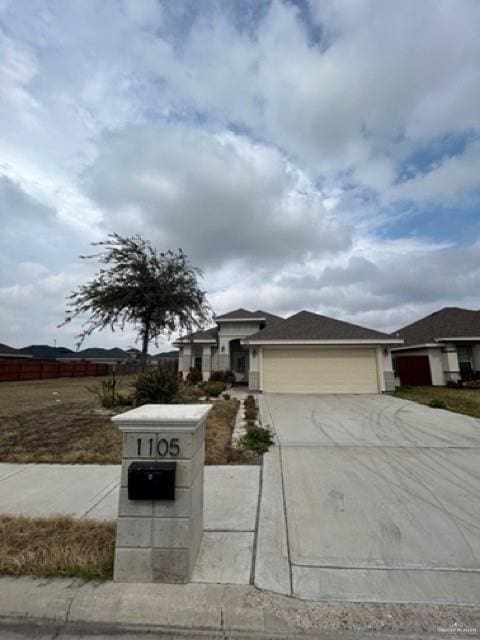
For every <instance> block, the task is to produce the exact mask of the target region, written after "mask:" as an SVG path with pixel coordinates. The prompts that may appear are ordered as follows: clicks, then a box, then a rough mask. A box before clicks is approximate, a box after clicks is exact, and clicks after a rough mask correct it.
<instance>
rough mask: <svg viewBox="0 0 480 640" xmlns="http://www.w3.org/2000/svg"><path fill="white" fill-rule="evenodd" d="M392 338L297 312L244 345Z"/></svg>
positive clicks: (303, 312) (308, 312) (347, 324)
mask: <svg viewBox="0 0 480 640" xmlns="http://www.w3.org/2000/svg"><path fill="white" fill-rule="evenodd" d="M391 339H392V336H389V335H388V334H386V333H381V332H380V331H374V330H373V329H367V328H365V327H360V326H359V325H356V324H351V323H350V322H343V321H342V320H335V319H334V318H329V317H328V316H322V315H319V314H318V313H312V312H311V311H299V312H298V313H296V314H295V315H293V316H290V317H289V318H287V319H286V320H282V322H277V323H276V324H274V325H273V326H271V327H267V328H265V329H264V330H263V331H258V332H257V333H254V334H253V335H251V336H249V337H248V338H246V339H245V342H253V341H259V342H263V341H266V342H269V341H276V340H298V341H302V340H360V341H362V340H382V341H384V340H391Z"/></svg>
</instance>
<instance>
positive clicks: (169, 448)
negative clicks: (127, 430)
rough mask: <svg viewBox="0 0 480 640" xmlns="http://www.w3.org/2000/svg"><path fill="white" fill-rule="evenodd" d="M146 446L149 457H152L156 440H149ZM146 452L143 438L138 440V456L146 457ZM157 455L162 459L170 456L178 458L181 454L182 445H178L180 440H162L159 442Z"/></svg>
mask: <svg viewBox="0 0 480 640" xmlns="http://www.w3.org/2000/svg"><path fill="white" fill-rule="evenodd" d="M145 444H146V450H147V452H148V455H149V456H152V455H153V449H154V439H153V438H148V439H147V441H146V443H145ZM144 452H145V449H144V440H143V438H137V455H138V456H142V455H145V453H144ZM157 453H158V455H159V456H160V457H161V458H163V457H165V456H168V455H169V454H170V455H171V456H172V458H176V457H177V456H178V455H179V454H180V445H179V444H178V438H170V440H167V439H166V438H161V440H159V441H158V442H157Z"/></svg>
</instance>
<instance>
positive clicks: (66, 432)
mask: <svg viewBox="0 0 480 640" xmlns="http://www.w3.org/2000/svg"><path fill="white" fill-rule="evenodd" d="M121 451H122V437H121V433H120V432H119V431H118V429H116V428H115V427H114V426H113V424H112V423H111V422H110V418H109V417H108V416H102V415H96V414H94V413H91V412H90V411H88V410H87V411H85V408H84V406H82V405H77V404H72V405H61V406H56V407H51V408H48V409H42V410H39V411H29V412H21V413H19V414H18V415H14V416H10V417H8V418H7V417H4V416H2V417H0V462H22V463H23V462H49V463H62V464H87V463H90V464H120V462H121Z"/></svg>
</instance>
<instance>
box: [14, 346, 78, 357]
mask: <svg viewBox="0 0 480 640" xmlns="http://www.w3.org/2000/svg"><path fill="white" fill-rule="evenodd" d="M19 351H20V352H21V353H24V354H28V355H31V356H33V357H34V358H38V359H40V360H56V359H57V358H63V357H65V356H70V355H72V354H74V353H75V352H74V351H72V350H71V349H68V348H67V347H51V346H49V345H48V344H31V345H30V346H29V347H23V349H19Z"/></svg>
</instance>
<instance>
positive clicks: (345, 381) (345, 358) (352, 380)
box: [263, 348, 378, 393]
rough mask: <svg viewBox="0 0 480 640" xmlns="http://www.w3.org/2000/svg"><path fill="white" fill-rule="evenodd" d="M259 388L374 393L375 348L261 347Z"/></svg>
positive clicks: (375, 380) (376, 381)
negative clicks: (261, 361)
mask: <svg viewBox="0 0 480 640" xmlns="http://www.w3.org/2000/svg"><path fill="white" fill-rule="evenodd" d="M263 390H264V391H270V392H273V393H378V380H377V361H376V357H375V349H320V348H319V349H308V350H302V349H278V350H277V349H264V351H263Z"/></svg>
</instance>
